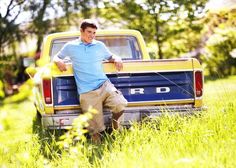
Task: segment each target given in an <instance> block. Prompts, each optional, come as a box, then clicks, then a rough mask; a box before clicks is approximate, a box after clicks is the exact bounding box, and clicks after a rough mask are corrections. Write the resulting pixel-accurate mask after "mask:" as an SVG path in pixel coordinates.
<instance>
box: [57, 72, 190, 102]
mask: <svg viewBox="0 0 236 168" xmlns="http://www.w3.org/2000/svg"><path fill="white" fill-rule="evenodd" d="M107 76H108V77H109V79H110V81H111V82H112V83H113V84H114V85H115V87H116V88H117V89H118V90H120V91H121V92H122V93H123V95H124V97H125V98H126V99H127V100H128V102H129V105H132V104H133V103H148V102H151V103H155V102H156V103H158V102H165V103H166V104H168V102H173V101H174V102H176V101H179V102H181V101H184V100H188V101H190V102H191V101H192V102H193V101H194V88H193V81H194V80H193V71H183V72H181V71H180V72H147V73H141V72H140V73H139V72H138V73H136V72H135V73H113V74H107ZM53 89H54V92H53V93H54V95H53V97H54V98H53V100H54V105H55V106H61V105H62V106H65V105H79V99H78V96H77V92H76V84H75V80H74V77H73V76H61V77H54V78H53Z"/></svg>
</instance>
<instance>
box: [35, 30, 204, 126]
mask: <svg viewBox="0 0 236 168" xmlns="http://www.w3.org/2000/svg"><path fill="white" fill-rule="evenodd" d="M79 36H80V32H79V31H78V32H61V33H54V34H50V35H48V36H47V37H45V39H44V42H43V46H42V52H41V57H40V60H39V63H38V64H39V66H38V67H37V68H35V69H34V70H35V72H34V73H31V77H32V79H33V81H34V84H35V85H34V89H33V93H34V97H35V106H36V108H37V112H38V114H39V116H40V117H41V123H42V126H43V127H45V128H48V129H64V128H65V127H67V126H70V125H71V124H72V122H73V119H74V118H76V117H78V115H80V114H81V109H80V103H79V95H78V94H77V91H76V84H75V80H74V77H73V70H72V65H71V61H70V60H69V58H68V59H66V60H65V62H66V66H67V71H64V72H61V71H59V69H58V68H57V66H56V65H55V64H54V63H53V61H52V60H53V56H54V55H55V54H56V53H57V52H58V51H59V50H60V49H61V48H62V46H63V45H64V44H65V43H67V42H68V41H71V40H75V39H77V38H79ZM96 39H97V40H100V41H102V42H104V43H105V44H106V46H107V47H108V48H109V50H110V51H111V52H112V53H114V54H115V55H117V56H120V57H121V58H122V60H123V70H122V71H119V72H117V71H116V69H115V67H114V65H113V63H109V62H104V63H103V67H104V71H105V73H106V74H107V76H108V78H109V79H110V81H111V82H112V83H113V84H114V85H115V87H116V88H117V89H118V90H120V91H121V92H122V93H123V95H124V97H125V98H126V99H127V100H128V106H127V107H126V109H125V112H124V115H123V118H122V124H123V125H130V123H131V122H134V121H141V120H142V119H143V118H145V117H150V118H152V117H156V116H160V115H162V114H166V113H168V114H193V113H196V112H200V111H201V110H202V109H203V102H202V96H203V71H202V68H201V65H200V63H199V62H198V60H196V59H194V58H186V59H162V60H151V59H150V58H149V54H148V52H147V48H146V45H145V42H144V40H143V37H142V35H141V34H140V32H138V31H136V30H100V31H99V30H98V31H97V35H96ZM91 68H92V67H91ZM111 116H112V114H111V112H110V111H109V109H107V108H104V121H105V125H106V126H108V127H109V126H110V125H111Z"/></svg>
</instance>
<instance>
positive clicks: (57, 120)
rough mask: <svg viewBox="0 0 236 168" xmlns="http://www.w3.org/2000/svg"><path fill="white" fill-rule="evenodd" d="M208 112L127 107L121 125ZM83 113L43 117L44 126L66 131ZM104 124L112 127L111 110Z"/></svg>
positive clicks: (166, 107)
mask: <svg viewBox="0 0 236 168" xmlns="http://www.w3.org/2000/svg"><path fill="white" fill-rule="evenodd" d="M204 110H206V107H201V108H194V107H192V106H191V105H184V106H143V107H127V108H126V109H125V111H124V114H123V116H122V118H121V121H120V122H121V125H124V126H129V125H131V123H132V122H138V121H141V120H143V119H144V118H147V117H148V118H155V117H158V116H161V115H163V114H168V115H176V114H178V115H192V114H197V113H200V112H201V111H204ZM80 114H81V113H80V112H79V111H78V113H73V114H69V113H66V112H63V113H58V114H52V115H46V114H44V115H42V125H43V127H44V128H48V129H65V128H66V127H68V126H71V125H72V123H73V120H74V119H75V118H76V117H78V115H80ZM103 114H104V123H105V125H106V126H107V127H110V126H111V118H112V113H111V111H110V110H108V109H105V110H104V113H103Z"/></svg>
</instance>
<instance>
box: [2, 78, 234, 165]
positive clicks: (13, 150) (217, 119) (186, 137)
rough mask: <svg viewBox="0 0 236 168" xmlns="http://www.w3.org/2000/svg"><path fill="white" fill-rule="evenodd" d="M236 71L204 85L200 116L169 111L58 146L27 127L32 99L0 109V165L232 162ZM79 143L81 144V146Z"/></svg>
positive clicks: (52, 138) (32, 112)
mask: <svg viewBox="0 0 236 168" xmlns="http://www.w3.org/2000/svg"><path fill="white" fill-rule="evenodd" d="M235 83H236V76H231V77H229V78H226V79H218V80H215V81H207V82H206V84H205V93H204V103H205V105H206V106H207V107H208V110H207V111H206V112H203V113H202V114H201V115H199V116H186V117H180V116H175V117H173V116H172V117H170V116H168V115H166V116H163V117H161V118H156V119H155V120H152V121H149V122H145V123H143V124H142V125H141V124H138V123H134V125H133V126H132V127H131V128H130V129H124V130H122V131H120V132H113V133H112V134H111V135H108V134H106V135H104V137H103V142H102V144H100V145H95V144H92V143H90V141H83V142H81V143H79V144H78V145H75V144H73V145H72V146H71V148H70V150H68V148H65V149H59V148H58V146H57V142H58V137H57V136H55V135H53V134H46V133H45V132H44V133H43V134H41V136H39V134H36V133H34V132H33V130H32V124H33V122H32V121H33V117H34V115H35V109H34V107H33V105H32V101H31V100H29V99H28V100H26V101H23V102H21V103H11V104H5V105H3V106H2V107H1V108H0V167H4V166H5V167H63V168H64V167H112V168H116V167H117V168H118V167H119V168H120V167H155V168H156V167H181V168H182V167H232V168H233V167H236V163H235V161H234V159H235V158H236V150H235V149H236V110H235V109H236V84H235ZM81 145H82V148H81Z"/></svg>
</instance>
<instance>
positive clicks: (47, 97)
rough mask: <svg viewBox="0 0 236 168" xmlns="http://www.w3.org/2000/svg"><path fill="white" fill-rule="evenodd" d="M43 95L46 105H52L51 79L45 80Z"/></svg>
mask: <svg viewBox="0 0 236 168" xmlns="http://www.w3.org/2000/svg"><path fill="white" fill-rule="evenodd" d="M43 95H44V101H45V103H46V104H51V103H52V92H51V79H43Z"/></svg>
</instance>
